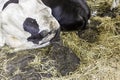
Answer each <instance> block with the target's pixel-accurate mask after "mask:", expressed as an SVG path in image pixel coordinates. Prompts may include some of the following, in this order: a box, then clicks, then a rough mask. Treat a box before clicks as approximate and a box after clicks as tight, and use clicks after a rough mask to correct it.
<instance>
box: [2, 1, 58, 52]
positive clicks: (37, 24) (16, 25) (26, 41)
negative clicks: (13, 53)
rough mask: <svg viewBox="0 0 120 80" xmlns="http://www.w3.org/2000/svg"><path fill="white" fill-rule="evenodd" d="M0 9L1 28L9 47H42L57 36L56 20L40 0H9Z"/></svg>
mask: <svg viewBox="0 0 120 80" xmlns="http://www.w3.org/2000/svg"><path fill="white" fill-rule="evenodd" d="M2 9H3V10H2V14H1V15H2V30H3V33H4V34H5V40H6V41H5V42H6V44H7V45H10V46H11V47H14V48H16V49H18V50H21V49H32V48H39V47H44V46H46V45H48V44H50V43H52V42H53V41H55V40H54V39H55V38H56V37H58V36H59V32H60V30H59V24H58V22H57V21H56V19H55V18H54V17H53V16H52V14H51V9H50V8H48V7H46V6H45V5H44V4H43V3H42V2H41V1H40V0H39V1H38V0H9V1H7V2H6V3H5V4H4V6H3V8H2Z"/></svg>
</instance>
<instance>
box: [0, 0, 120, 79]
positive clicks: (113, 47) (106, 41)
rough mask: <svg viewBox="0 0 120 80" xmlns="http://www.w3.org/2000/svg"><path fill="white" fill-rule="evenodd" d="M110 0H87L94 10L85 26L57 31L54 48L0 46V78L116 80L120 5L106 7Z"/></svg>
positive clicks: (119, 75)
mask: <svg viewBox="0 0 120 80" xmlns="http://www.w3.org/2000/svg"><path fill="white" fill-rule="evenodd" d="M111 1H112V0H109V1H108V0H96V4H94V2H92V0H88V3H89V6H90V8H91V10H92V11H94V10H97V15H96V16H93V17H91V19H90V23H89V24H88V25H87V26H88V29H86V30H85V31H79V32H61V39H62V42H63V45H59V46H58V45H55V47H56V48H55V47H53V46H48V47H46V48H42V49H36V50H26V51H20V52H13V53H12V52H11V49H10V48H9V47H8V46H5V47H3V48H1V49H0V80H42V79H43V80H120V7H119V8H117V9H114V10H113V11H110V10H109V9H110V5H111ZM54 49H55V50H54ZM64 58H66V59H65V60H63V59H64ZM63 62H64V63H63ZM68 72H69V73H68ZM65 74H66V75H65Z"/></svg>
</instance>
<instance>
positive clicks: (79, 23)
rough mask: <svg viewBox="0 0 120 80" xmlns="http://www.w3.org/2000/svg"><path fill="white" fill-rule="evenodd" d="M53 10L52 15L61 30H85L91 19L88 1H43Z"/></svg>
mask: <svg viewBox="0 0 120 80" xmlns="http://www.w3.org/2000/svg"><path fill="white" fill-rule="evenodd" d="M42 1H43V3H44V4H45V5H47V6H49V7H50V8H51V9H52V15H53V16H54V17H55V18H56V19H57V20H58V22H59V23H60V25H61V30H65V31H71V30H79V29H85V28H86V24H87V22H88V19H89V18H90V9H89V7H88V5H87V3H86V0H42Z"/></svg>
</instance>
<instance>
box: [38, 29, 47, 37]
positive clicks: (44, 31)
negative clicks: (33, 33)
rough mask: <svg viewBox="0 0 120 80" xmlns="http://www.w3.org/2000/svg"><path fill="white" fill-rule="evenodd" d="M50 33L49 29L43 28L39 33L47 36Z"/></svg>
mask: <svg viewBox="0 0 120 80" xmlns="http://www.w3.org/2000/svg"><path fill="white" fill-rule="evenodd" d="M48 34H49V32H48V30H43V31H41V32H40V33H39V35H41V36H42V37H45V36H47V35H48Z"/></svg>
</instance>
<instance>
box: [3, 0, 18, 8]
mask: <svg viewBox="0 0 120 80" xmlns="http://www.w3.org/2000/svg"><path fill="white" fill-rule="evenodd" d="M10 3H19V0H9V1H7V2H6V3H5V4H4V6H3V8H2V10H4V9H5V8H6V7H7V6H8V5H9V4H10Z"/></svg>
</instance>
